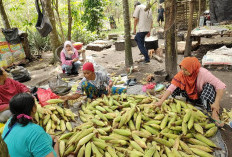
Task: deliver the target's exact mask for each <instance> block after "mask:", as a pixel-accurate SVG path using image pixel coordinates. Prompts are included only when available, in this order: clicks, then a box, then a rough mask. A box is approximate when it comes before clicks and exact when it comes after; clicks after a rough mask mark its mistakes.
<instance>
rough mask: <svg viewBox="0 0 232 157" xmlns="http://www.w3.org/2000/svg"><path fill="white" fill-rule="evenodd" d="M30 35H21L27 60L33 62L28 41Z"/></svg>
mask: <svg viewBox="0 0 232 157" xmlns="http://www.w3.org/2000/svg"><path fill="white" fill-rule="evenodd" d="M27 37H28V34H27V33H22V34H21V35H20V38H21V41H22V45H23V49H24V52H25V55H26V59H29V60H31V59H32V56H31V51H30V46H29V41H28V38H27Z"/></svg>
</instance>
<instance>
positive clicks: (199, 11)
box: [197, 0, 201, 26]
mask: <svg viewBox="0 0 232 157" xmlns="http://www.w3.org/2000/svg"><path fill="white" fill-rule="evenodd" d="M200 16H201V0H199V10H198V20H197V26H199V23H200Z"/></svg>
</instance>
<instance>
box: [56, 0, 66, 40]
mask: <svg viewBox="0 0 232 157" xmlns="http://www.w3.org/2000/svg"><path fill="white" fill-rule="evenodd" d="M55 10H56V14H57V17H58V23H59V26H60V31H61V35H62V41H63V42H64V41H65V37H64V29H63V26H62V23H61V18H60V13H59V1H58V0H56V4H55Z"/></svg>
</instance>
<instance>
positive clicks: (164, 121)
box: [160, 114, 168, 129]
mask: <svg viewBox="0 0 232 157" xmlns="http://www.w3.org/2000/svg"><path fill="white" fill-rule="evenodd" d="M167 123H168V114H166V115H165V117H164V119H163V120H162V122H161V124H160V128H161V129H164V128H165V127H166V125H167Z"/></svg>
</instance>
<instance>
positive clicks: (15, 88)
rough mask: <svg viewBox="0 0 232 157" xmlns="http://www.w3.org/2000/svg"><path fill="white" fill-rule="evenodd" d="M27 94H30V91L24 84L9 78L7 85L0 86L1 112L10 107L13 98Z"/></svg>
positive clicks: (6, 81)
mask: <svg viewBox="0 0 232 157" xmlns="http://www.w3.org/2000/svg"><path fill="white" fill-rule="evenodd" d="M26 92H29V89H28V88H27V87H26V86H25V85H24V84H22V83H20V82H18V81H15V80H13V79H10V78H7V79H6V80H5V84H3V85H0V112H2V111H4V110H5V109H6V108H8V107H9V101H10V99H11V98H12V97H13V96H15V95H16V94H18V93H26Z"/></svg>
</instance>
